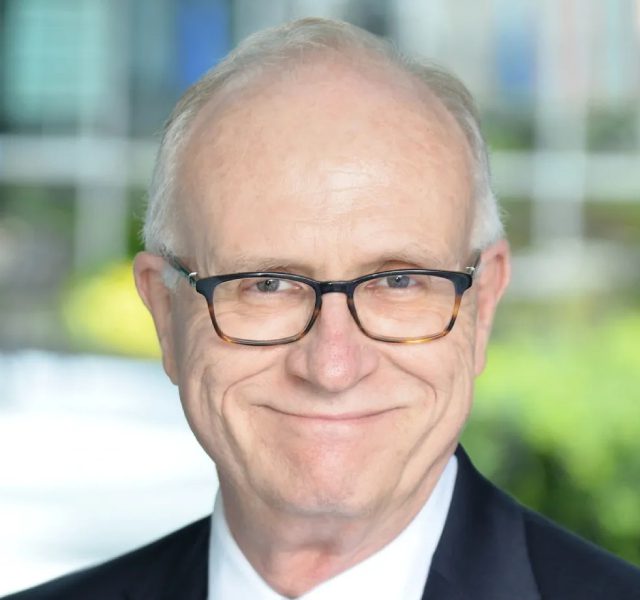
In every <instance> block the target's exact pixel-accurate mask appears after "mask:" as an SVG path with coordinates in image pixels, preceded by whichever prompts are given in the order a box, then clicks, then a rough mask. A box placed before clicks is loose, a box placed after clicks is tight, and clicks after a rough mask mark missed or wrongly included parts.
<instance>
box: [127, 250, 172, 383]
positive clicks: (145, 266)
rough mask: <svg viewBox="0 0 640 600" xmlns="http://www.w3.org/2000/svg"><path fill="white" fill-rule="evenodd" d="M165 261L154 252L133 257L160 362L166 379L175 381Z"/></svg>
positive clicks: (134, 272) (170, 294) (170, 309)
mask: <svg viewBox="0 0 640 600" xmlns="http://www.w3.org/2000/svg"><path fill="white" fill-rule="evenodd" d="M165 265H166V262H165V260H164V259H163V258H162V257H160V256H156V255H155V254H151V253H149V252H140V253H139V254H137V255H136V257H135V259H134V261H133V275H134V278H135V281H136V288H137V289H138V294H140V297H141V298H142V301H143V302H144V304H145V306H146V307H147V309H148V310H149V312H150V313H151V316H152V317H153V323H154V325H155V327H156V333H157V335H158V340H159V342H160V348H161V349H162V364H163V366H164V370H165V372H166V373H167V375H168V376H169V379H171V381H172V382H173V383H174V384H176V385H177V383H178V378H177V373H178V370H177V366H176V361H175V344H174V339H173V326H172V325H173V322H172V319H173V313H172V305H173V297H172V291H171V290H170V289H169V288H168V287H167V286H166V285H165V283H164V280H163V277H162V274H163V272H164V269H165Z"/></svg>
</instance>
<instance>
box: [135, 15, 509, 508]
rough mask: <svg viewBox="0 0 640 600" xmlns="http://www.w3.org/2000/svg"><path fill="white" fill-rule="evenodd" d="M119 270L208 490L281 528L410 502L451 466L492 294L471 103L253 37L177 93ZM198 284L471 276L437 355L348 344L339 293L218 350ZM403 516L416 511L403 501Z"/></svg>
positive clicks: (370, 64)
mask: <svg viewBox="0 0 640 600" xmlns="http://www.w3.org/2000/svg"><path fill="white" fill-rule="evenodd" d="M145 235H146V244H147V250H148V251H147V252H145V253H141V254H140V255H139V256H138V257H137V258H136V262H135V275H136V282H137V285H138V289H139V291H140V293H141V296H142V298H143V300H144V302H145V303H146V305H147V306H148V308H149V309H150V311H151V313H152V315H153V318H154V322H155V325H156V329H157V332H158V337H159V340H160V343H161V347H162V353H163V363H164V366H165V370H166V371H167V373H168V375H169V377H170V378H171V380H172V381H173V382H174V383H176V384H177V385H178V386H179V389H180V396H181V400H182V403H183V406H184V410H185V413H186V415H187V419H188V421H189V423H190V426H191V427H192V429H193V431H194V433H195V435H196V437H197V438H198V440H199V441H200V443H201V444H202V446H203V448H204V449H205V450H206V451H207V452H208V454H209V455H210V456H211V457H212V459H213V460H214V461H215V463H216V465H217V468H218V472H219V476H220V480H221V484H222V486H223V491H224V490H225V489H226V490H228V494H229V495H232V494H233V495H235V496H236V497H244V498H252V499H253V500H252V501H253V502H255V503H256V504H261V505H264V506H269V507H271V508H272V509H274V510H280V511H284V512H288V513H291V514H296V515H303V516H304V515H321V516H339V517H345V516H347V517H357V516H358V515H365V514H372V513H375V512H376V511H382V510H387V509H392V508H393V507H398V506H403V505H407V504H410V503H411V501H412V500H413V499H414V498H418V497H419V496H420V494H421V493H422V492H423V491H424V489H426V487H428V485H429V484H430V483H432V481H433V478H434V476H437V473H439V471H440V470H441V469H442V467H443V465H444V464H445V462H446V459H447V458H448V456H449V455H450V454H451V453H452V451H453V450H454V448H455V446H456V443H457V440H458V437H459V435H460V432H461V429H462V427H463V425H464V423H465V421H466V419H467V417H468V414H469V411H470V408H471V403H472V398H473V382H474V378H475V376H476V375H477V374H478V373H479V372H480V371H481V370H482V368H483V366H484V360H485V358H484V357H485V350H486V345H487V341H488V337H489V332H490V329H491V323H492V319H493V314H494V310H495V307H496V304H497V302H498V300H499V298H500V296H501V294H502V292H503V290H504V288H505V286H506V284H507V281H508V274H509V268H508V248H507V245H506V242H504V240H502V228H501V225H500V220H499V218H498V210H497V207H496V203H495V198H494V197H493V195H492V194H491V190H490V186H489V173H488V166H487V159H486V150H485V146H484V143H483V141H482V137H481V135H480V133H479V129H478V124H477V119H476V116H475V112H474V109H473V104H472V101H471V98H470V97H469V95H468V93H467V92H466V90H465V89H464V87H463V86H462V84H460V83H459V82H458V81H457V80H455V79H454V78H452V77H451V76H449V75H445V74H443V73H442V72H441V71H438V70H436V69H434V68H432V67H430V66H426V65H423V64H419V63H417V62H412V61H409V60H407V59H405V58H403V57H401V56H400V55H399V54H398V53H397V52H396V51H395V50H394V49H393V48H391V47H390V46H388V45H387V44H386V43H385V42H383V41H381V40H379V39H377V38H375V37H373V36H371V35H369V34H366V33H365V32H362V31H360V30H358V29H356V28H354V27H351V26H348V25H345V24H340V23H333V22H327V21H320V20H307V21H302V22H297V23H293V24H288V25H285V26H283V27H280V28H278V29H274V30H269V31H267V32H263V33H260V34H257V35H256V36H254V37H253V38H250V39H249V40H247V41H246V42H245V43H244V44H243V45H241V46H240V47H239V48H238V49H237V50H236V51H235V52H234V53H233V54H232V55H230V56H229V57H228V58H227V59H226V61H223V63H221V64H220V65H218V66H217V67H216V68H215V69H214V70H213V71H212V72H210V73H209V74H207V75H206V76H205V77H204V78H203V80H202V81H200V82H199V83H198V84H196V86H195V87H194V88H192V89H191V90H189V91H188V92H187V94H186V95H185V97H184V98H183V99H182V100H181V102H180V103H179V104H178V106H177V107H176V110H175V111H174V114H173V115H172V117H171V119H170V121H169V123H168V125H167V128H166V130H165V135H164V138H163V142H162V147H161V150H160V152H159V156H158V162H157V165H156V170H155V173H154V179H153V184H152V188H151V194H150V200H149V209H148V213H147V221H146V224H145ZM163 247H164V248H167V247H168V249H169V250H170V251H171V252H172V253H173V254H175V255H177V256H179V257H180V258H181V259H182V260H183V261H184V262H185V263H186V264H187V265H188V266H189V268H190V269H191V270H193V271H197V272H198V273H199V274H200V275H201V276H206V275H217V274H224V273H234V272H241V271H258V270H271V271H286V272H292V273H296V274H301V275H306V276H309V277H313V278H315V279H319V280H344V279H352V278H355V277H358V276H360V275H365V274H368V273H372V272H377V271H383V270H387V269H396V268H414V267H415V268H436V269H446V270H454V271H462V270H464V268H465V267H467V266H469V261H470V260H471V257H472V256H473V255H474V254H475V252H476V251H478V250H481V251H482V262H481V267H480V270H479V273H478V275H477V277H476V280H475V282H474V285H473V287H472V288H471V289H470V290H469V291H468V292H466V293H465V295H464V296H463V299H462V304H461V307H460V312H459V316H458V320H457V322H456V324H455V326H454V328H453V330H452V331H451V332H450V333H449V334H448V335H447V336H446V337H443V338H440V339H438V340H435V341H432V342H429V343H425V344H411V345H403V344H392V343H388V342H380V341H376V340H373V339H370V338H368V337H366V336H365V335H364V334H363V333H362V332H361V331H360V330H359V329H358V327H357V325H356V323H355V322H354V320H353V318H352V317H351V315H350V313H349V310H348V308H347V303H346V300H345V296H344V295H342V294H333V293H330V294H326V295H325V296H324V297H323V301H322V302H323V303H322V310H321V312H320V314H319V316H318V318H317V321H316V322H315V324H314V326H313V328H312V329H311V331H310V332H309V333H308V334H307V335H306V336H305V337H304V338H302V339H300V340H299V341H296V342H295V343H292V344H287V345H278V346H267V347H251V346H243V345H235V344H230V343H228V342H226V341H224V340H222V339H221V338H220V337H218V336H217V335H216V333H215V331H214V329H213V327H212V325H211V321H210V317H209V313H208V310H207V306H206V303H205V302H204V300H203V298H202V297H201V296H199V295H198V294H196V293H195V291H194V290H193V289H192V288H191V287H190V286H189V285H188V284H187V282H186V280H183V279H181V280H179V281H178V280H176V278H175V277H173V276H167V272H168V269H169V273H171V271H170V269H171V268H170V267H168V266H167V264H166V261H164V260H163V259H162V258H161V257H160V256H159V254H160V251H161V249H162V248H163ZM423 499H424V498H423Z"/></svg>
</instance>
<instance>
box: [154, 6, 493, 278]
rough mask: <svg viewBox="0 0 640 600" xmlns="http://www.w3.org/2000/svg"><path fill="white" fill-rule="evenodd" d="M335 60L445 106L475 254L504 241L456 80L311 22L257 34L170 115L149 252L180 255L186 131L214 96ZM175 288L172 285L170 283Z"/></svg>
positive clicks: (358, 34)
mask: <svg viewBox="0 0 640 600" xmlns="http://www.w3.org/2000/svg"><path fill="white" fill-rule="evenodd" d="M332 53H334V54H338V55H349V54H351V55H352V56H354V57H356V56H362V57H364V58H368V59H369V60H370V61H375V60H380V61H383V62H384V63H385V64H386V65H388V66H389V67H391V68H392V69H394V70H395V71H397V72H399V73H405V74H407V75H409V76H410V77H411V78H413V79H415V80H417V81H418V82H422V83H423V84H424V85H426V87H427V89H428V90H430V92H431V93H432V94H434V95H435V96H436V97H437V98H438V99H439V101H440V102H442V104H443V105H444V106H445V107H446V109H447V110H448V111H449V113H450V114H451V115H452V116H453V117H454V118H455V120H456V122H457V123H458V125H459V126H460V128H461V129H462V131H463V132H464V134H465V136H466V139H467V141H468V144H469V147H470V150H471V154H472V158H473V162H474V173H473V177H474V196H475V198H474V199H475V202H476V205H475V218H474V224H473V230H472V235H471V246H472V247H473V249H482V248H485V247H486V246H488V245H490V244H491V243H493V242H494V241H497V240H498V239H500V238H501V237H502V236H503V235H504V230H503V225H502V222H501V218H500V211H499V208H498V203H497V200H496V197H495V195H494V194H493V191H492V190H491V175H490V169H489V159H488V154H487V146H486V143H485V141H484V138H483V137H482V133H481V131H480V124H479V119H478V113H477V111H476V107H475V104H474V101H473V98H472V97H471V94H470V93H469V91H468V90H467V88H466V87H465V86H464V84H463V83H462V82H460V81H459V80H458V79H457V78H456V77H454V76H453V75H450V74H449V73H447V72H445V71H443V70H442V69H440V68H438V67H436V66H434V65H433V64H431V63H428V62H425V61H422V60H419V59H415V58H410V57H406V56H404V55H403V54H402V53H401V52H399V51H398V50H397V49H396V48H395V47H394V46H393V45H392V44H390V43H389V42H388V41H386V40H384V39H382V38H379V37H377V36H375V35H373V34H371V33H369V32H367V31H364V30H362V29H360V28H358V27H355V26H353V25H350V24H348V23H344V22H340V21H331V20H325V19H318V18H307V19H301V20H298V21H293V22H289V23H285V24H283V25H280V26H278V27H274V28H271V29H266V30H263V31H260V32H258V33H255V34H253V35H251V36H250V37H248V38H247V39H245V40H244V41H243V42H242V43H241V44H240V45H239V46H238V47H237V48H236V49H235V50H234V51H233V52H231V53H230V54H229V55H228V56H227V57H226V58H225V59H224V60H223V61H221V62H220V63H219V64H218V65H216V66H215V67H214V68H212V69H211V70H209V71H208V72H207V73H206V74H205V75H204V76H203V77H202V78H201V79H200V80H199V81H198V82H197V83H195V84H194V85H193V86H191V87H190V88H189V89H188V90H187V92H186V93H185V94H184V96H183V97H182V98H181V99H180V101H179V102H178V104H177V105H176V107H175V108H174V110H173V112H172V113H171V115H170V117H169V119H168V121H167V123H166V125H165V128H164V132H163V136H162V141H161V144H160V148H159V151H158V155H157V158H156V163H155V168H154V171H153V176H152V180H151V185H150V189H149V197H148V204H147V211H146V216H145V222H144V228H143V237H144V242H145V246H146V248H147V250H149V251H151V252H156V253H158V252H161V251H162V250H163V249H168V250H170V251H172V252H176V251H178V244H179V240H177V239H176V231H175V227H173V226H172V224H173V222H174V221H175V218H174V217H175V214H176V208H177V207H176V196H177V194H176V190H177V177H176V171H177V163H178V157H179V153H180V150H181V148H182V147H183V146H184V143H185V140H186V139H187V138H188V133H189V128H190V125H191V124H192V122H193V120H194V118H195V117H196V115H197V114H198V112H199V111H200V109H201V108H202V107H203V106H204V105H205V104H206V103H207V102H208V101H209V100H210V99H211V98H213V97H214V96H216V95H217V94H220V93H221V92H222V91H229V90H230V89H232V88H233V89H234V90H237V89H242V86H243V85H246V84H247V83H249V82H252V81H254V80H255V79H256V77H257V76H259V75H260V74H263V73H264V72H265V71H267V70H277V69H278V68H280V69H281V68H282V67H283V66H285V65H288V64H290V63H296V62H298V63H302V62H304V61H305V58H306V57H308V56H310V55H314V56H315V55H326V54H332ZM167 283H168V284H170V282H169V281H167Z"/></svg>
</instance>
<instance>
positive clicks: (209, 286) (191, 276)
mask: <svg viewBox="0 0 640 600" xmlns="http://www.w3.org/2000/svg"><path fill="white" fill-rule="evenodd" d="M161 256H162V257H163V258H164V259H165V261H167V263H168V264H169V265H170V266H172V267H173V268H174V269H175V270H176V271H177V272H178V273H180V274H181V275H182V276H183V277H185V278H186V279H187V280H188V282H189V284H190V285H191V286H192V287H193V288H195V290H196V291H197V292H198V293H199V294H201V295H202V296H204V298H205V299H206V301H207V305H208V307H209V314H210V317H211V322H212V324H213V328H214V329H215V331H216V333H217V334H218V336H219V337H220V338H221V339H223V340H224V341H226V342H230V343H232V344H243V345H248V346H275V345H280V344H290V343H292V342H296V341H298V340H300V339H301V338H303V337H304V336H305V335H306V334H307V333H309V331H310V330H311V328H312V327H313V324H314V323H315V321H316V319H317V318H318V315H319V314H320V309H321V308H322V296H323V295H324V294H331V293H341V294H345V295H346V296H347V305H348V308H349V312H350V313H351V315H352V317H353V319H354V320H355V322H356V324H357V326H358V328H359V329H360V331H362V333H364V334H365V335H366V336H367V337H369V338H371V339H374V340H378V341H381V342H390V343H395V344H417V343H424V342H430V341H433V340H436V339H439V338H442V337H444V336H445V335H447V334H448V333H449V332H450V331H451V330H452V329H453V326H454V324H455V322H456V319H457V317H458V312H459V310H460V304H461V301H462V295H463V294H464V292H465V291H466V290H468V289H469V288H470V287H471V286H472V284H473V278H474V275H475V274H476V273H477V270H478V267H479V264H480V258H481V252H477V253H475V254H474V256H473V259H472V264H471V266H469V267H466V268H465V269H464V271H443V270H438V269H393V270H390V271H381V272H378V273H371V274H368V275H363V276H361V277H356V278H355V279H351V280H348V281H317V280H315V279H311V278H310V277H305V276H303V275H295V274H292V273H282V272H277V271H256V272H243V273H230V274H225V275H212V276H207V277H200V276H199V275H198V273H197V272H195V271H192V270H191V269H189V268H188V267H187V266H186V265H185V264H184V263H183V262H182V261H181V260H180V259H179V258H177V257H176V256H174V255H173V254H171V253H169V252H167V251H163V252H162V253H161ZM405 276H432V277H436V278H441V279H446V280H448V281H450V282H451V283H452V284H453V288H454V290H455V300H454V301H453V305H452V311H451V317H450V318H449V320H448V321H447V322H446V325H445V326H444V328H442V330H440V331H438V332H436V333H433V334H430V335H426V336H419V337H390V336H384V335H377V334H374V333H372V332H371V331H369V330H367V329H366V328H365V327H364V326H363V324H362V322H361V319H360V318H359V316H358V312H357V310H356V302H355V301H354V292H355V291H356V288H357V287H358V286H359V285H361V284H363V283H365V282H367V281H371V280H374V279H378V278H387V277H400V278H402V277H405ZM251 278H267V279H270V278H271V279H277V280H285V281H289V282H297V283H302V284H306V285H307V286H309V288H312V289H313V291H314V292H315V304H314V306H313V311H312V312H311V314H310V315H309V318H308V320H307V321H306V324H305V326H304V327H303V328H302V330H301V331H299V332H297V333H296V334H295V335H290V336H287V337H283V338H278V339H269V340H253V339H245V338H239V337H233V336H229V335H227V334H226V333H225V332H224V331H222V329H221V328H220V325H219V323H218V320H217V319H216V313H215V302H214V293H215V290H216V288H217V287H218V286H219V285H220V284H223V283H225V282H230V281H233V280H238V279H251ZM447 314H448V313H447Z"/></svg>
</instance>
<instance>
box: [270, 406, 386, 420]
mask: <svg viewBox="0 0 640 600" xmlns="http://www.w3.org/2000/svg"><path fill="white" fill-rule="evenodd" d="M263 408H266V409H268V410H270V411H273V412H275V413H277V414H279V415H282V416H283V417H288V418H291V419H296V420H299V421H300V422H301V423H305V422H308V423H318V424H322V423H326V424H327V425H331V424H333V423H335V424H345V425H357V424H365V423H368V422H371V421H374V420H376V419H379V418H381V417H384V416H386V415H388V414H389V413H391V412H393V411H396V410H397V408H386V409H383V410H377V411H351V412H343V413H297V412H288V411H284V410H280V409H277V408H274V407H272V406H266V405H265V406H263Z"/></svg>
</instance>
